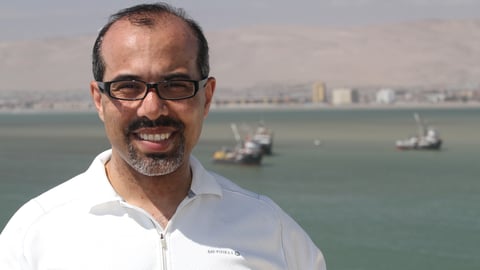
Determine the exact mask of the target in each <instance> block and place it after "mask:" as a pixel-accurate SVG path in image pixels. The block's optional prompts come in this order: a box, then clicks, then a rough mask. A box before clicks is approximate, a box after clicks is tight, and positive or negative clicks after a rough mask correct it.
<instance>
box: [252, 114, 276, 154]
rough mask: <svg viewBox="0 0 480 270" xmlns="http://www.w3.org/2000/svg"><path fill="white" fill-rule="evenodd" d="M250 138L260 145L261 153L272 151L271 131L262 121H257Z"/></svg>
mask: <svg viewBox="0 0 480 270" xmlns="http://www.w3.org/2000/svg"><path fill="white" fill-rule="evenodd" d="M252 140H253V141H254V142H255V143H257V144H258V145H260V148H261V149H262V152H263V154H265V155H271V154H272V152H273V131H272V130H271V129H269V128H267V127H266V126H265V123H264V122H259V124H258V126H257V129H256V130H255V133H253V136H252Z"/></svg>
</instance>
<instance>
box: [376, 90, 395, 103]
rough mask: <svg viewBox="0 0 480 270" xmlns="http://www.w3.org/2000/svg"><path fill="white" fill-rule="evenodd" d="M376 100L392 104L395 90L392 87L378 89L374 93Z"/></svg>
mask: <svg viewBox="0 0 480 270" xmlns="http://www.w3.org/2000/svg"><path fill="white" fill-rule="evenodd" d="M376 102H377V103H380V104H392V103H394V102H395V91H393V90H392V89H388V88H387V89H380V90H379V91H378V92H377V95H376Z"/></svg>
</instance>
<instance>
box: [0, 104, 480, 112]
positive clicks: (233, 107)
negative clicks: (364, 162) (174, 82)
mask: <svg viewBox="0 0 480 270" xmlns="http://www.w3.org/2000/svg"><path fill="white" fill-rule="evenodd" d="M404 109H480V102H468V103H437V104H431V103H430V104H429V103H395V104H349V105H331V104H311V103H310V104H281V105H278V104H276V105H273V104H242V105H222V106H216V105H215V104H212V106H211V107H210V111H211V112H215V111H248V110H255V111H258V110H268V111H274V110H279V111H282V110H283V111H288V110H312V111H314V110H318V111H322V110H325V111H327V110H404ZM50 113H51V114H57V113H94V114H96V111H95V110H94V109H92V108H85V109H81V108H74V109H65V108H62V109H13V110H0V114H4V115H6V114H50Z"/></svg>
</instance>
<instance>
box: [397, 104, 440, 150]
mask: <svg viewBox="0 0 480 270" xmlns="http://www.w3.org/2000/svg"><path fill="white" fill-rule="evenodd" d="M413 116H414V118H415V122H416V123H417V128H418V134H417V135H414V136H410V137H409V138H407V139H403V140H397V141H396V143H395V145H396V147H397V149H399V150H440V148H441V146H442V139H441V138H440V135H439V133H438V131H437V130H435V129H434V128H433V127H427V126H426V125H425V123H424V122H423V121H422V119H421V118H420V115H419V114H418V113H415V114H414V115H413Z"/></svg>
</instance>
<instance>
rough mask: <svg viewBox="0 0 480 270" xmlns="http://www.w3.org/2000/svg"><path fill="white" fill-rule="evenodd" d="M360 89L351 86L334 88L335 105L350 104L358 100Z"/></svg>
mask: <svg viewBox="0 0 480 270" xmlns="http://www.w3.org/2000/svg"><path fill="white" fill-rule="evenodd" d="M358 97H359V96H358V91H357V90H354V89H350V88H337V89H333V90H332V104H333V105H349V104H353V103H357V102H358Z"/></svg>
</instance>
